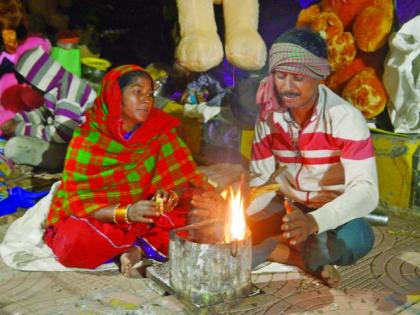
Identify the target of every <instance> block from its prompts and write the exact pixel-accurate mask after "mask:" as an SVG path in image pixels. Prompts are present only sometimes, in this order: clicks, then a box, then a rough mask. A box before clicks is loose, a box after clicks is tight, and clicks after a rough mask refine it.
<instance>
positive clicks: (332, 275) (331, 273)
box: [320, 265, 341, 288]
mask: <svg viewBox="0 0 420 315" xmlns="http://www.w3.org/2000/svg"><path fill="white" fill-rule="evenodd" d="M320 276H321V278H322V280H323V281H325V283H327V284H328V285H329V286H330V287H331V288H333V287H336V286H337V285H338V283H339V282H340V280H341V275H340V272H339V271H338V269H337V268H336V267H335V266H332V265H325V266H324V268H322V271H321V274H320Z"/></svg>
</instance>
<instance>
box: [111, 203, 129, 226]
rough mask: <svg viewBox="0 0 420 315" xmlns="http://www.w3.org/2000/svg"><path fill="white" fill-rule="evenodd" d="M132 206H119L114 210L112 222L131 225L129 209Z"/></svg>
mask: <svg viewBox="0 0 420 315" xmlns="http://www.w3.org/2000/svg"><path fill="white" fill-rule="evenodd" d="M130 206H131V204H130V205H126V206H122V205H121V204H118V205H117V206H116V207H115V208H114V212H113V213H112V220H113V221H114V223H115V224H130V223H131V222H130V221H129V220H128V208H129V207H130Z"/></svg>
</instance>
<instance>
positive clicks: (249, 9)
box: [175, 0, 267, 72]
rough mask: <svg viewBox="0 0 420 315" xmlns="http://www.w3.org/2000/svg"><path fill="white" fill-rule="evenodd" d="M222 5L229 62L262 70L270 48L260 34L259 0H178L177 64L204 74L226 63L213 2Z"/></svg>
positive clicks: (240, 66) (247, 68) (250, 68)
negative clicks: (178, 37)
mask: <svg viewBox="0 0 420 315" xmlns="http://www.w3.org/2000/svg"><path fill="white" fill-rule="evenodd" d="M222 2H223V16H224V21H225V51H226V57H227V60H228V61H229V62H230V63H231V64H232V65H234V66H236V67H238V68H241V69H244V70H257V69H260V68H262V67H263V66H264V63H265V60H266V57H267V49H266V46H265V43H264V41H263V39H262V38H261V36H260V35H259V34H258V31H257V28H258V13H259V4H258V0H177V7H178V20H179V26H180V34H181V39H180V42H179V44H178V46H177V48H176V51H175V59H176V62H177V63H179V64H180V65H181V66H182V67H184V68H186V69H188V70H190V71H195V72H203V71H206V70H209V69H211V68H213V67H215V66H217V65H218V64H219V63H220V62H221V61H222V60H223V46H222V42H221V41H220V38H219V36H218V34H217V26H216V20H215V17H214V8H213V3H214V4H221V3H222Z"/></svg>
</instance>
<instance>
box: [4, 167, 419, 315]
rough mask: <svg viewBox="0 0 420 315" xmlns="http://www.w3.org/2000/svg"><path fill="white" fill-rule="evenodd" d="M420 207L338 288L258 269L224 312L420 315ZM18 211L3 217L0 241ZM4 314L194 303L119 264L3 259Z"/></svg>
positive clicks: (177, 307)
mask: <svg viewBox="0 0 420 315" xmlns="http://www.w3.org/2000/svg"><path fill="white" fill-rule="evenodd" d="M230 170H231V169H230ZM416 211H418V210H413V209H407V212H406V213H405V212H399V213H398V214H396V213H394V212H392V213H391V212H390V213H388V215H389V216H390V220H389V223H388V224H387V225H386V226H375V227H374V231H375V237H376V240H375V246H374V249H373V250H372V252H371V253H369V254H368V255H367V256H366V257H364V258H362V259H361V260H360V261H359V262H358V263H357V264H356V265H354V266H351V267H341V268H340V271H341V273H342V276H343V280H342V282H341V284H340V286H339V287H338V288H336V289H331V288H328V287H326V286H324V285H323V284H322V283H320V282H319V281H317V280H316V279H314V278H312V277H310V276H309V275H307V274H305V273H303V272H301V271H299V270H296V271H293V272H287V273H266V274H259V275H253V284H254V285H255V287H257V288H259V289H260V294H258V295H255V296H252V297H248V298H246V299H243V300H242V301H241V302H240V303H238V304H237V305H235V306H233V307H231V308H230V309H228V308H225V309H224V310H222V311H219V313H225V314H249V315H251V314H252V315H254V314H276V315H277V314H352V315H359V314H360V315H363V314H420V246H419V245H418V242H419V239H420V215H419V214H418V212H416ZM401 213H402V214H403V215H404V217H402V216H401ZM19 215H21V213H20V214H16V215H12V216H7V217H2V218H0V240H1V239H2V238H3V236H4V233H5V232H6V230H7V227H8V225H9V224H10V222H12V221H13V220H14V219H15V218H16V217H17V216H19ZM0 314H31V315H32V314H80V315H82V314H83V315H91V314H127V315H128V314H130V315H134V314H187V309H186V308H185V306H184V305H183V304H182V303H181V302H179V301H178V300H177V299H176V298H175V297H174V296H172V295H168V294H166V293H165V292H164V290H163V289H162V288H161V287H160V286H158V285H157V284H156V283H155V282H154V281H153V280H151V279H149V278H144V279H127V278H125V277H123V276H122V275H121V274H120V273H119V272H118V271H104V272H95V273H91V272H21V271H17V270H14V269H10V268H8V267H7V266H6V265H5V264H4V263H3V261H1V260H0Z"/></svg>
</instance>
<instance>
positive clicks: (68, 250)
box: [44, 208, 188, 269]
mask: <svg viewBox="0 0 420 315" xmlns="http://www.w3.org/2000/svg"><path fill="white" fill-rule="evenodd" d="M187 212H188V210H187V209H183V208H176V209H174V210H173V211H171V212H169V213H167V214H165V216H161V217H159V218H158V219H156V220H155V223H154V224H153V225H148V224H145V223H136V224H113V223H103V222H99V221H98V220H95V219H94V218H92V217H85V218H78V217H75V216H70V217H68V218H66V219H65V220H62V221H59V222H58V223H57V224H56V225H53V226H50V227H48V228H47V230H46V231H45V233H44V241H45V243H46V244H47V245H48V246H49V247H50V248H51V249H52V251H53V252H54V255H55V257H56V259H57V260H58V261H59V262H60V263H61V264H62V265H64V266H66V267H72V268H88V269H94V268H96V267H98V266H100V265H101V264H103V263H105V262H107V261H109V260H110V259H112V258H114V257H117V256H118V255H121V254H122V253H124V252H126V251H127V249H128V248H130V247H131V246H133V244H134V243H135V241H136V238H137V237H141V238H143V239H145V240H146V241H147V242H148V243H150V244H153V247H154V248H155V249H156V250H157V251H158V252H159V253H160V254H162V255H164V256H167V255H168V245H169V230H170V229H173V228H177V227H181V226H184V225H185V224H186V223H187V222H186V221H187Z"/></svg>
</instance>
